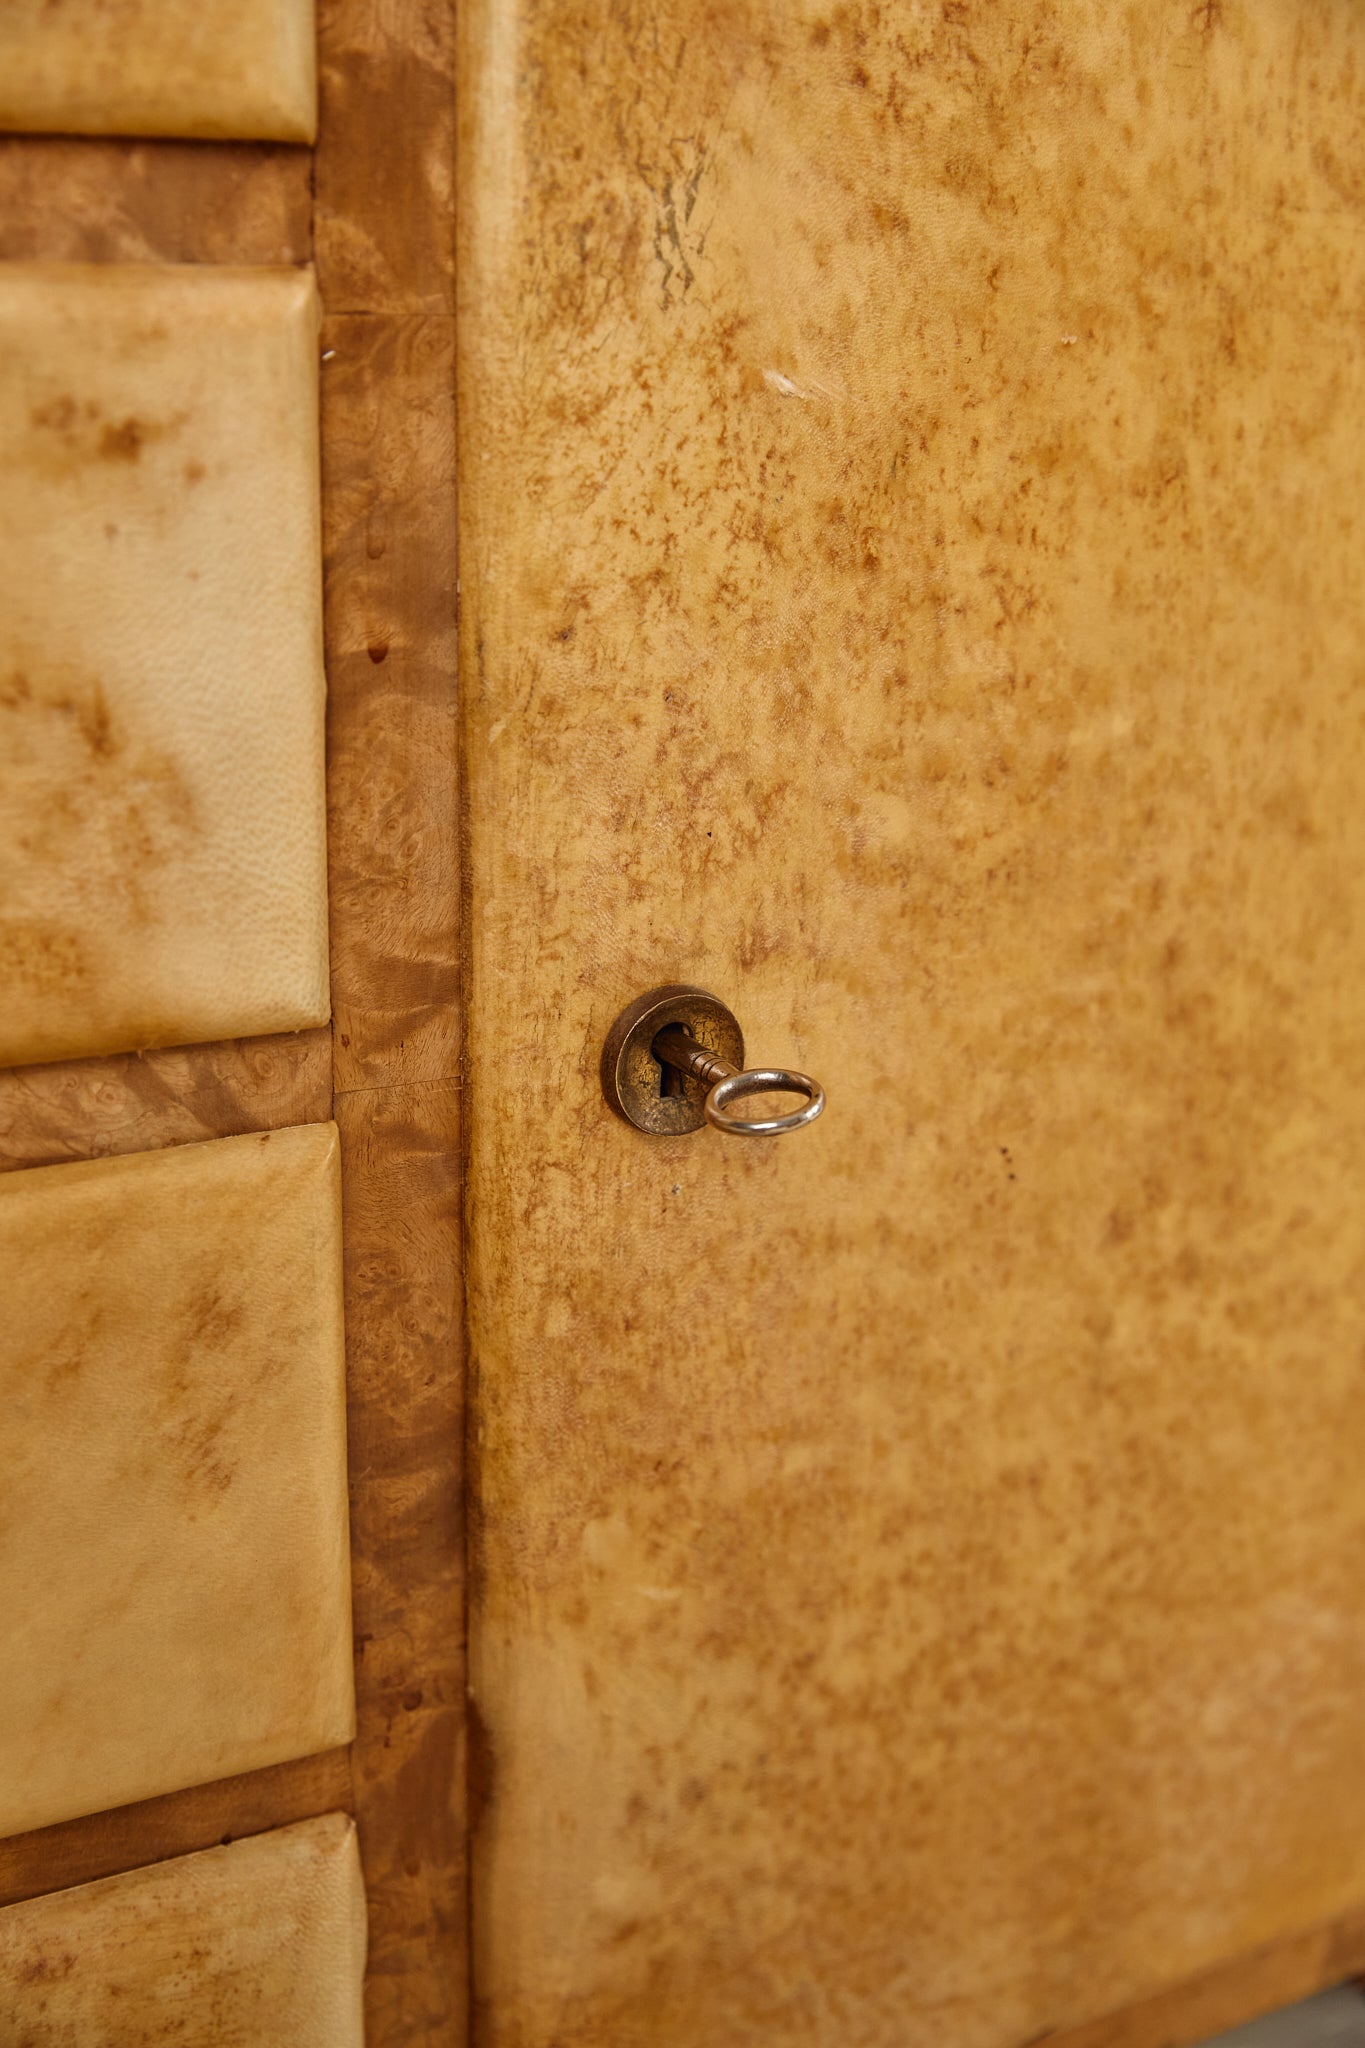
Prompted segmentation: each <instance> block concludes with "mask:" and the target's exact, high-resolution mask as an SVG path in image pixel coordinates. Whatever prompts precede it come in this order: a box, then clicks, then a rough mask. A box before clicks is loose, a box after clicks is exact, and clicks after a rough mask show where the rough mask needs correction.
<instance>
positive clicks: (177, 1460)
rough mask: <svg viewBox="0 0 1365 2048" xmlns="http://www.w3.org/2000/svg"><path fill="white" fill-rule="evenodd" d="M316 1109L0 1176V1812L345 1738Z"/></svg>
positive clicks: (119, 1797) (328, 1283)
mask: <svg viewBox="0 0 1365 2048" xmlns="http://www.w3.org/2000/svg"><path fill="white" fill-rule="evenodd" d="M340 1206H341V1196H340V1176H339V1169H338V1156H337V1136H336V1130H335V1127H334V1126H333V1125H331V1124H317V1125H300V1126H296V1127H294V1128H292V1129H286V1130H282V1131H271V1132H263V1133H259V1134H255V1133H253V1134H252V1135H251V1136H248V1137H241V1138H222V1139H218V1140H216V1141H213V1142H211V1143H209V1144H204V1145H183V1146H175V1147H172V1148H171V1149H169V1150H167V1151H163V1152H151V1153H133V1154H129V1155H127V1156H125V1157H122V1158H115V1159H106V1160H98V1161H94V1162H90V1163H83V1164H79V1165H74V1166H49V1167H38V1168H35V1169H32V1170H30V1171H27V1172H23V1173H16V1174H10V1175H7V1176H5V1177H4V1178H3V1179H0V1267H3V1271H4V1273H5V1317H4V1327H3V1332H2V1333H0V1412H3V1414H4V1416H5V1418H6V1421H5V1480H4V1489H3V1512H2V1513H0V1584H3V1585H4V1586H5V1587H6V1589H7V1591H6V1601H5V1656H4V1658H3V1659H0V1832H3V1833H6V1834H13V1833H17V1832H18V1831H19V1830H21V1829H24V1828H33V1827H42V1826H44V1825H45V1824H46V1823H48V1822H50V1821H57V1820H64V1819H66V1818H68V1817H69V1816H71V1815H73V1814H79V1813H91V1812H95V1811H97V1810H99V1809H101V1808H104V1807H110V1806H119V1805H123V1804H125V1803H126V1802H128V1801H130V1800H134V1799H145V1798H148V1797H150V1796H152V1795H153V1794H155V1793H159V1792H169V1791H172V1790H174V1789H175V1788H176V1787H178V1786H182V1785H192V1784H199V1783H203V1782H205V1781H207V1780H208V1779H211V1778H221V1777H226V1776H228V1775H229V1774H230V1773H232V1772H236V1771H244V1770H250V1769H252V1768H254V1767H255V1766H257V1765H260V1764H268V1763H274V1762H277V1761H279V1760H280V1759H282V1758H285V1757H291V1756H303V1755H307V1754H310V1753H312V1752H313V1751H317V1750H323V1749H328V1748H331V1747H333V1746H334V1745H336V1744H339V1743H344V1742H347V1741H349V1740H350V1738H351V1735H352V1733H353V1720H354V1708H353V1688H352V1676H351V1656H350V1647H351V1646H350V1571H349V1558H348V1550H347V1513H346V1436H345V1385H344V1363H343V1357H342V1328H341V1270H340V1266H341V1254H340Z"/></svg>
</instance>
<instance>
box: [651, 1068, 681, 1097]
mask: <svg viewBox="0 0 1365 2048" xmlns="http://www.w3.org/2000/svg"><path fill="white" fill-rule="evenodd" d="M657 1064H658V1068H659V1093H660V1095H661V1096H662V1097H663V1098H664V1100H665V1101H667V1100H668V1098H669V1097H670V1096H672V1095H681V1094H682V1092H683V1077H682V1075H681V1074H680V1073H679V1072H678V1069H677V1068H676V1067H671V1066H670V1065H669V1063H668V1061H667V1060H659V1061H658V1062H657Z"/></svg>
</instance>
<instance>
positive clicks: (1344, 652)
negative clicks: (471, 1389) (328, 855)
mask: <svg viewBox="0 0 1365 2048" xmlns="http://www.w3.org/2000/svg"><path fill="white" fill-rule="evenodd" d="M468 34H469V49H468V70H467V77H468V79H469V80H470V81H471V82H470V84H469V86H468V96H467V101H466V122H467V138H466V151H467V153H466V163H465V175H464V191H465V193H466V195H467V197H466V203H465V213H464V216H463V231H464V234H465V238H466V239H465V255H464V271H463V276H464V280H465V292H466V300H465V308H464V313H463V329H462V334H463V340H462V347H463V350H464V357H463V369H462V384H461V403H462V415H463V422H464V427H463V430H464V434H465V442H464V447H463V451H462V476H463V488H464V492H465V497H464V507H465V511H464V518H465V536H464V544H463V548H462V561H463V570H462V573H463V578H464V605H465V614H464V616H465V623H466V645H465V653H466V659H465V664H464V670H465V677H466V683H465V687H466V689H467V692H468V697H469V706H470V709H469V717H470V763H471V768H470V772H471V783H472V787H471V792H470V804H471V825H472V832H473V872H474V876H475V885H474V947H475V954H474V992H473V1004H474V1008H473V1016H472V1022H471V1029H470V1035H469V1044H470V1047H471V1058H472V1061H473V1074H472V1093H471V1095H470V1098H469V1100H470V1114H471V1117H472V1125H473V1159H472V1175H473V1178H472V1185H471V1189H470V1214H471V1217H472V1232H473V1235H472V1248H471V1255H472V1315H473V1323H474V1338H475V1345H476V1351H477V1360H478V1388H479V1393H478V1400H479V1431H480V1434H479V1437H478V1439H477V1442H478V1447H479V1448H478V1461H479V1463H478V1489H479V1494H480V1501H481V1509H482V1515H483V1532H482V1537H481V1542H480V1548H479V1554H478V1557H477V1559H476V1564H477V1577H476V1580H475V1587H476V1593H475V1610H474V1617H473V1653H474V1660H475V1667H474V1668H475V1689H476V1697H477V1702H478V1706H479V1710H480V1714H481V1716H482V1719H483V1723H484V1725H485V1730H486V1740H485V1743H484V1754H485V1766H486V1768H485V1774H484V1775H485V1778H486V1785H485V1792H486V1802H485V1809H484V1819H483V1823H482V1826H481V1829H480V1833H479V1836H478V1850H477V1853H478V1880H477V1896H476V1942H477V1956H476V1979H477V1981H478V1983H479V1985H480V1989H481V1992H482V1995H483V1999H484V2026H485V2036H484V2038H485V2039H486V2040H487V2041H488V2042H489V2043H495V2044H497V2048H551V2044H553V2048H589V2044H593V2048H596V2044H599V2043H601V2042H604V2041H610V2042H612V2043H613V2044H614V2048H626V2044H635V2043H638V2044H644V2043H649V2044H651V2048H710V2044H714V2043H717V2042H722V2041H723V2042H725V2043H727V2044H731V2048H741V2044H754V2048H758V2044H762V2048H777V2044H782V2048H814V2044H819V2048H836V2044H837V2048H845V2044H849V2043H854V2042H856V2043H857V2044H858V2048H943V2044H945V2043H951V2044H952V2048H1007V2044H1017V2043H1022V2042H1025V2041H1028V2040H1031V2039H1035V2038H1037V2037H1039V2036H1040V2035H1042V2034H1044V2033H1045V2032H1046V2031H1047V2030H1048V2029H1049V2028H1053V2027H1062V2026H1065V2025H1068V2024H1070V2023H1073V2022H1080V2021H1083V2020H1085V2019H1087V2018H1089V2017H1091V2016H1093V2015H1099V2014H1103V2013H1105V2012H1107V2011H1110V2010H1113V2009H1115V2008H1117V2007H1120V2006H1122V2005H1124V2004H1126V2003H1127V2002H1128V2001H1130V2000H1133V1999H1135V1998H1138V1997H1140V1996H1142V1995H1144V1994H1147V1993H1149V1992H1153V1991H1155V1990H1156V1989H1157V1988H1158V1987H1160V1986H1162V1985H1164V1984H1169V1983H1175V1982H1177V1981H1179V1980H1180V1979H1182V1978H1184V1977H1186V1976H1188V1975H1191V1974H1193V1973H1195V1972H1196V1971H1199V1970H1201V1969H1204V1968H1206V1967H1210V1966H1212V1965H1214V1964H1216V1963H1219V1962H1222V1961H1224V1960H1228V1959H1231V1958H1233V1957H1236V1956H1239V1955H1242V1954H1243V1953H1244V1952H1245V1951H1247V1950H1249V1949H1250V1948H1252V1947H1253V1946H1254V1945H1256V1944H1258V1943H1261V1942H1263V1941H1267V1940H1270V1939H1272V1938H1274V1937H1276V1936H1279V1935H1282V1934H1284V1933H1286V1932H1288V1931H1290V1930H1294V1929H1298V1928H1300V1927H1307V1926H1309V1925H1311V1924H1312V1923H1313V1922H1314V1921H1315V1920H1317V1919H1319V1918H1320V1917H1325V1916H1327V1915H1329V1914H1332V1913H1334V1912H1337V1911H1340V1910H1342V1909H1344V1908H1346V1907H1347V1906H1350V1905H1353V1904H1357V1903H1359V1902H1360V1901H1361V1900H1362V1899H1365V1717H1362V1714H1361V1710H1360V1708H1361V1700H1362V1697H1365V1463H1363V1462H1362V1459H1361V1456H1360V1444H1361V1441H1362V1435H1363V1433H1365V1367H1363V1364H1362V1351H1361V1328H1362V1312H1363V1311H1365V1222H1363V1220H1362V1218H1363V1216H1365V1211H1362V1205H1361V1202H1360V1199H1359V1187H1360V1177H1361V1168H1362V1165H1363V1164H1365V1050H1363V1049H1362V1038H1361V1031H1360V1017H1361V989H1362V986H1365V808H1362V803H1361V789H1362V787H1365V694H1363V691H1365V620H1363V619H1362V612H1361V605H1360V565H1361V560H1362V544H1363V543H1365V496H1363V495H1362V491H1361V482H1360V478H1361V462H1362V454H1363V453H1365V352H1362V340H1365V333H1363V331H1362V330H1363V328H1365V233H1363V232H1362V229H1363V228H1365V181H1363V180H1362V176H1361V172H1360V168H1359V165H1360V152H1359V137H1360V133H1361V123H1362V118H1363V117H1365V13H1362V11H1361V9H1360V8H1359V7H1358V6H1357V5H1355V4H1354V0H1301V4H1300V0H1295V4H1293V5H1280V4H1275V5H1262V4H1252V0H1209V4H1207V5H1199V6H1193V5H1190V4H1187V0H1155V4H1151V5H1146V6H1142V7H1129V8H1116V7H1112V6H1109V5H1106V4H1101V0H1010V4H1008V5H999V4H994V5H985V4H982V5H977V4H973V0H962V4H953V5H946V6H939V5H937V4H935V5H933V6H927V5H917V4H906V5H903V6H896V7H889V6H884V5H879V4H876V0H850V4H848V5H842V6H839V7H825V6H823V5H820V4H812V0H796V4H792V0H783V4H781V5H778V4H776V0H774V4H771V5H770V4H767V0H739V4H727V5H725V6H718V5H713V4H711V0H663V4H661V5H657V6H653V7H650V8H645V7H643V6H641V5H637V4H635V0H624V4H622V5H620V6H616V7H613V8H611V9H609V10H603V9H584V8H579V7H569V8H565V7H563V6H558V5H555V6H551V5H548V4H540V0H484V4H483V5H482V6H480V7H478V8H476V9H475V10H474V18H473V19H472V20H471V21H470V23H469V26H468ZM675 980H676V981H688V982H695V983H699V984H701V985H702V986H703V987H706V988H709V989H712V990H714V991H715V993H716V994H717V995H719V996H720V997H721V998H722V999H723V1000H724V1001H726V1002H728V1003H729V1004H731V1006H732V1007H733V1008H734V1010H735V1012H736V1013H737V1015H738V1017H739V1021H740V1023H741V1024H742V1026H743V1028H744V1032H745V1037H746V1041H747V1044H748V1048H749V1054H750V1057H751V1059H753V1060H754V1061H756V1062H758V1063H760V1064H767V1063H769V1062H780V1063H791V1064H792V1065H794V1066H796V1067H798V1068H800V1069H802V1070H804V1071H806V1072H808V1073H811V1074H813V1075H815V1076H816V1077H817V1078H818V1079H820V1080H821V1081H823V1082H824V1084H825V1085H826V1087H827V1089H828V1092H829V1107H828V1110H827V1112H826V1114H825V1116H824V1118H823V1120H822V1121H821V1122H820V1123H818V1124H817V1125H815V1126H814V1127H813V1128H812V1129H810V1130H808V1131H805V1132H802V1133H799V1134H797V1135H795V1136H793V1137H791V1138H787V1139H779V1140H773V1141H764V1142H750V1141H745V1140H741V1139H730V1140H725V1139H722V1138H720V1137H719V1136H717V1135H715V1134H714V1133H711V1132H709V1131H708V1132H705V1133H702V1134H699V1135H697V1136H693V1137H688V1138H685V1139H679V1140H662V1141H660V1140H651V1139H649V1138H646V1137H644V1136H641V1135H638V1134H636V1133H634V1132H632V1131H630V1130H629V1129H627V1128H626V1127H624V1126H623V1125H622V1124H620V1123H619V1122H618V1121H617V1120H616V1119H614V1118H613V1117H612V1116H611V1115H610V1114H609V1112H608V1111H607V1109H606V1107H605V1105H604V1103H603V1102H602V1100H601V1097H600V1094H599V1092H598V1086H597V1060H598V1054H599V1050H600V1047H601V1044H602V1041H603V1038H604V1036H605V1034H606V1031H607V1028H608V1026H609V1024H610V1023H611V1020H612V1018H613V1017H614V1016H615V1015H616V1013H617V1011H618V1010H619V1009H620V1008H621V1007H622V1006H623V1005H624V1004H625V1003H626V1002H627V1001H628V1000H629V999H630V998H632V997H633V996H635V995H637V994H639V993H640V992H642V991H643V990H645V989H647V988H650V987H652V986H654V985H655V984H658V983H661V982H668V981H675Z"/></svg>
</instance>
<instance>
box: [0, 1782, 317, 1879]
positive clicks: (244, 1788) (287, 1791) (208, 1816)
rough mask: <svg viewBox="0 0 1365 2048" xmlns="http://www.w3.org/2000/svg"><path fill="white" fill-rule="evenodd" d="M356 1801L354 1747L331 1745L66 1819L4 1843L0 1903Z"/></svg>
mask: <svg viewBox="0 0 1365 2048" xmlns="http://www.w3.org/2000/svg"><path fill="white" fill-rule="evenodd" d="M350 1805H351V1765H350V1751H349V1750H347V1749H330V1750H327V1751H326V1752H325V1753H324V1754H323V1755H321V1756H306V1757H299V1758H297V1759H295V1760H293V1761H291V1762H289V1763H283V1764H270V1765H268V1766H267V1767H266V1768H265V1769H264V1770H261V1771H246V1772H244V1773H242V1774H241V1775H240V1776H238V1777H235V1778H220V1779H218V1780H217V1781H216V1782H215V1783H214V1784H212V1785H192V1786H190V1787H189V1788H188V1789H187V1790H185V1791H183V1792H166V1793H163V1794H162V1795H161V1797H160V1798H158V1799H143V1800H140V1801H139V1802H138V1803H137V1805H135V1806H121V1807H118V1808H116V1809H115V1811H113V1812H112V1813H92V1814H88V1815H85V1816H83V1817H82V1818H81V1819H79V1820H66V1821H60V1822H58V1824H57V1825H56V1826H55V1827H50V1828H36V1829H34V1831H33V1832H32V1833H31V1834H27V1835H12V1836H10V1838H9V1839H8V1840H7V1841H0V1906H12V1905H15V1904H16V1903H17V1902H18V1901H19V1900H20V1899H32V1898H36V1897H38V1896H39V1894H40V1893H43V1892H53V1891H64V1890H65V1889H66V1888H67V1886H68V1885H73V1884H89V1883H90V1882H91V1880H92V1879H94V1878H97V1877H111V1876H112V1875H113V1874H114V1872H115V1871H119V1870H136V1869H138V1868H140V1867H141V1866H142V1865H143V1864H145V1863H161V1862H164V1861H165V1859H166V1858H167V1857H168V1856H184V1855H187V1854H188V1853H189V1851H190V1850H192V1849H211V1848H213V1846H214V1845H215V1843H218V1842H226V1841H230V1840H233V1839H235V1838H236V1837H237V1836H239V1835H258V1834H260V1833H261V1832H262V1830H263V1829H265V1828H278V1827H284V1826H286V1825H287V1824H288V1823H289V1822H290V1821H295V1820H309V1819H311V1818H312V1817H313V1815H315V1814H319V1813H331V1812H333V1811H335V1810H337V1809H348V1810H349V1808H350Z"/></svg>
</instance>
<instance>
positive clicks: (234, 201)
mask: <svg viewBox="0 0 1365 2048" xmlns="http://www.w3.org/2000/svg"><path fill="white" fill-rule="evenodd" d="M311 173H312V157H311V153H310V152H309V151H308V150H306V149H301V148H298V147H295V146H293V145H290V144H287V143H232V142H118V141H108V140H104V139H99V140H96V139H94V138H85V137H73V136H65V135H10V136H4V137H0V261H4V262H7V263H15V262H20V261H23V260H25V259H39V258H42V259H46V260H48V261H52V262H63V263H306V262H307V261H308V259H309V257H310V256H311V254H312V234H313V224H312V204H313V195H312V182H311Z"/></svg>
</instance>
